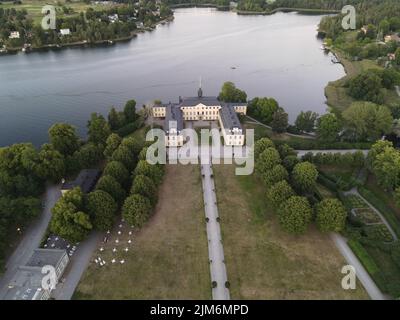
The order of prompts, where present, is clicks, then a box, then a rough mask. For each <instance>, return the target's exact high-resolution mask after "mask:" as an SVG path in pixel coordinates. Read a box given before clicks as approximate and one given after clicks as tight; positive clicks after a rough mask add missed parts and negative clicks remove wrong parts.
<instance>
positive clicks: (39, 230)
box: [0, 185, 61, 300]
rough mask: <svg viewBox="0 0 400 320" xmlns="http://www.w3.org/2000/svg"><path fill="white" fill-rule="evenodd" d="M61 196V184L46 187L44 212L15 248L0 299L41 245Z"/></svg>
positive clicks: (7, 267)
mask: <svg viewBox="0 0 400 320" xmlns="http://www.w3.org/2000/svg"><path fill="white" fill-rule="evenodd" d="M60 197H61V186H60V185H51V186H48V187H47V188H46V194H45V197H44V208H43V211H42V214H41V215H40V217H38V219H36V221H34V222H33V223H32V224H31V225H30V226H29V227H28V229H27V230H26V231H25V235H24V236H23V238H22V240H21V242H20V243H19V245H18V247H17V248H16V249H15V251H14V252H13V254H12V255H11V257H10V258H9V259H8V261H7V264H6V272H5V273H4V275H3V276H2V277H1V279H0V299H1V300H2V299H4V296H5V295H6V293H7V290H8V285H9V283H10V282H11V280H12V279H13V277H14V275H15V273H16V271H17V268H18V267H19V266H21V265H24V264H25V263H27V262H28V260H29V258H30V257H31V255H32V253H33V250H35V249H37V248H38V247H39V246H40V242H41V241H42V239H43V236H44V235H45V233H46V230H47V226H48V224H49V222H50V219H51V209H52V208H53V206H54V205H55V203H56V202H57V200H58V199H59V198H60Z"/></svg>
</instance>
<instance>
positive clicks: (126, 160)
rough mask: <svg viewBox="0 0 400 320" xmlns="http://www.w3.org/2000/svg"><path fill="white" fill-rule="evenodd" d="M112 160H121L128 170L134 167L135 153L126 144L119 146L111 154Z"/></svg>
mask: <svg viewBox="0 0 400 320" xmlns="http://www.w3.org/2000/svg"><path fill="white" fill-rule="evenodd" d="M111 160H112V161H119V162H121V163H122V164H123V165H124V166H125V167H126V168H127V169H128V170H132V169H133V168H134V167H135V163H136V161H135V155H134V154H133V153H132V152H131V151H130V150H129V149H128V147H126V146H121V145H120V146H119V147H118V149H117V150H115V151H114V152H113V154H112V156H111Z"/></svg>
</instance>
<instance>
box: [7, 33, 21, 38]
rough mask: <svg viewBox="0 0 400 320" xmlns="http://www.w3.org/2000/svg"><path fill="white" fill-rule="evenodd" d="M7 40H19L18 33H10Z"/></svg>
mask: <svg viewBox="0 0 400 320" xmlns="http://www.w3.org/2000/svg"><path fill="white" fill-rule="evenodd" d="M8 38H10V39H19V32H18V31H11V33H10V36H9V37H8Z"/></svg>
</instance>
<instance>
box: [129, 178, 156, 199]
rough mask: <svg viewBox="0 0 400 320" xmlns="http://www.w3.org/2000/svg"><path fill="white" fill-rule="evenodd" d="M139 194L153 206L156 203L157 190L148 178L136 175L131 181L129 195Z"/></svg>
mask: <svg viewBox="0 0 400 320" xmlns="http://www.w3.org/2000/svg"><path fill="white" fill-rule="evenodd" d="M135 193H136V194H140V195H142V196H144V197H146V198H147V199H149V200H150V203H151V204H152V205H153V206H154V205H155V204H156V203H157V188H156V186H155V184H154V182H153V180H151V179H150V178H149V177H146V176H144V175H141V174H140V175H137V176H135V179H133V183H132V188H131V194H135Z"/></svg>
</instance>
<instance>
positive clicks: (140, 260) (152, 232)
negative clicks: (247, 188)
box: [74, 165, 211, 299]
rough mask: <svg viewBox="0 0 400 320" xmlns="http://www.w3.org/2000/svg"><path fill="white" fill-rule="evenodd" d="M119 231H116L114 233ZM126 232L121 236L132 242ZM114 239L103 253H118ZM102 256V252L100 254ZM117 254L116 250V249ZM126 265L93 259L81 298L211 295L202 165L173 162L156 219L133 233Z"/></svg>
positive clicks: (78, 295)
mask: <svg viewBox="0 0 400 320" xmlns="http://www.w3.org/2000/svg"><path fill="white" fill-rule="evenodd" d="M113 233H114V234H115V231H114V232H113ZM126 237H127V236H126V235H125V236H124V234H123V235H122V236H119V240H120V242H126V240H127V239H126ZM112 246H114V243H113V241H109V242H108V243H107V244H106V245H105V246H104V248H105V251H104V252H105V253H103V254H102V256H103V257H104V259H105V260H106V261H109V260H111V259H112V257H113V253H112V249H111V248H112ZM98 255H99V251H97V252H96V253H95V254H94V257H97V256H98ZM114 255H115V254H114ZM125 260H126V262H125V264H123V265H121V264H119V263H117V264H115V265H111V264H110V263H108V264H107V265H106V266H105V267H103V268H100V267H98V266H97V265H96V264H94V263H93V262H92V263H91V264H90V266H89V268H88V270H87V271H86V273H85V274H84V276H83V277H82V279H81V282H80V284H79V286H78V288H77V291H76V292H75V295H74V298H76V299H210V298H211V284H210V281H211V280H210V271H209V264H208V249H207V236H206V227H205V222H204V211H203V198H202V190H201V178H200V172H199V167H198V166H181V165H170V166H167V170H166V176H165V179H164V182H163V184H162V186H161V189H160V192H159V201H158V204H157V207H156V210H155V213H154V215H153V216H152V218H151V219H150V221H149V222H148V223H147V224H146V225H145V226H144V227H143V228H142V230H140V231H138V232H137V233H135V234H134V236H133V248H132V250H130V251H129V253H128V254H126V255H125Z"/></svg>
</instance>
